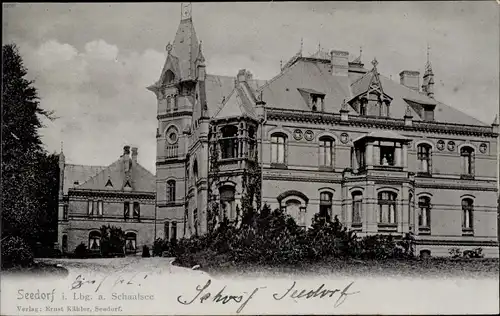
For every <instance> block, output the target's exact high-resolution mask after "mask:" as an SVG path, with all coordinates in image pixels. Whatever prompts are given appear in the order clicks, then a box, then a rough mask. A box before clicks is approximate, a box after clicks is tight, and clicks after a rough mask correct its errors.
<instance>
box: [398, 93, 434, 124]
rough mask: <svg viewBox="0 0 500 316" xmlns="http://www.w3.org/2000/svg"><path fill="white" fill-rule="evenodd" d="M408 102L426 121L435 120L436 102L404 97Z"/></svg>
mask: <svg viewBox="0 0 500 316" xmlns="http://www.w3.org/2000/svg"><path fill="white" fill-rule="evenodd" d="M403 100H405V102H406V103H408V105H409V106H411V108H412V109H413V110H414V111H415V112H416V113H417V114H418V115H419V116H420V118H421V119H422V120H424V121H434V110H435V109H436V103H435V102H425V101H421V100H413V99H409V98H403Z"/></svg>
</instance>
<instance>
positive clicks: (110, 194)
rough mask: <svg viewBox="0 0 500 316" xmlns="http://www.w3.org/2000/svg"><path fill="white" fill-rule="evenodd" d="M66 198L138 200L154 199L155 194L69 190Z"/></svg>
mask: <svg viewBox="0 0 500 316" xmlns="http://www.w3.org/2000/svg"><path fill="white" fill-rule="evenodd" d="M68 196H78V197H107V198H123V199H126V198H138V199H146V200H147V199H153V200H154V199H155V198H156V192H154V191H153V192H141V191H135V192H134V191H131V192H128V191H106V190H90V189H69V190H68Z"/></svg>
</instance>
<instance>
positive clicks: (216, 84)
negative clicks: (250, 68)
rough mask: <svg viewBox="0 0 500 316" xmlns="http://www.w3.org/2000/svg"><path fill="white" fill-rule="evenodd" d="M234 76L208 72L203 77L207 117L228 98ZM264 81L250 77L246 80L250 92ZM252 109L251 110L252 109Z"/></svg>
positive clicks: (217, 110)
mask: <svg viewBox="0 0 500 316" xmlns="http://www.w3.org/2000/svg"><path fill="white" fill-rule="evenodd" d="M235 80H236V78H235V77H229V76H218V75H211V74H208V75H207V76H206V78H205V89H206V92H207V107H208V115H209V117H213V116H214V115H216V113H218V112H219V111H220V110H221V108H222V106H223V105H224V103H225V102H226V101H228V100H229V97H230V95H231V94H232V93H233V90H234V89H235ZM265 83H266V81H264V80H258V79H251V80H248V81H247V86H248V88H249V89H250V92H252V93H256V91H257V90H258V89H259V88H260V87H262V86H263V85H264V84H265ZM252 111H253V110H252Z"/></svg>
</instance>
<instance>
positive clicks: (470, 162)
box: [460, 146, 474, 176]
mask: <svg viewBox="0 0 500 316" xmlns="http://www.w3.org/2000/svg"><path fill="white" fill-rule="evenodd" d="M460 156H461V157H462V167H463V171H462V174H464V175H468V176H472V175H474V149H473V148H472V147H468V146H464V147H462V149H460Z"/></svg>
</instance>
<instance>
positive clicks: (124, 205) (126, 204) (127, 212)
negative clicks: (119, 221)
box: [123, 201, 130, 219]
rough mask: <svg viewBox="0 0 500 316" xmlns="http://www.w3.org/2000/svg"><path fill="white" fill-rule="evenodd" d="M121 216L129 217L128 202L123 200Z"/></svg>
mask: <svg viewBox="0 0 500 316" xmlns="http://www.w3.org/2000/svg"><path fill="white" fill-rule="evenodd" d="M123 218H124V219H127V218H130V202H129V201H123Z"/></svg>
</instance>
